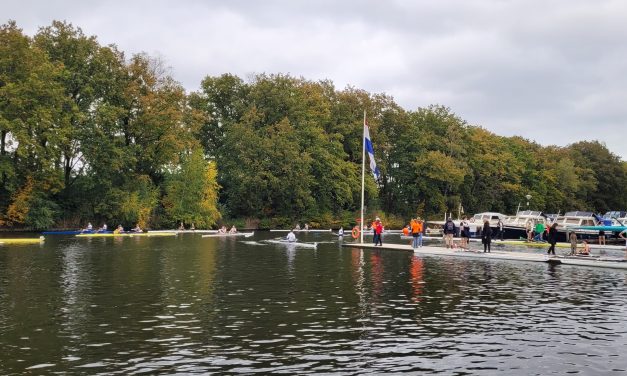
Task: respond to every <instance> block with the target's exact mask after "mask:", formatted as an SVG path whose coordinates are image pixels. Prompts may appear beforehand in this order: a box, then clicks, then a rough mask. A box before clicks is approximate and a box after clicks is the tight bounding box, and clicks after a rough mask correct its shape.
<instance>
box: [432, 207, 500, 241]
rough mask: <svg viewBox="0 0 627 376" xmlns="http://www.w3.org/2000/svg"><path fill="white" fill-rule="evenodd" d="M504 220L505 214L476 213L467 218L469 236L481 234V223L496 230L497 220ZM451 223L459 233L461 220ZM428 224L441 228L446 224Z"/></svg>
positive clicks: (434, 222)
mask: <svg viewBox="0 0 627 376" xmlns="http://www.w3.org/2000/svg"><path fill="white" fill-rule="evenodd" d="M505 218H506V216H505V214H501V213H496V212H483V213H477V214H475V215H473V216H472V217H470V218H468V223H469V224H470V236H471V237H474V236H477V234H479V233H480V232H481V228H482V227H483V223H484V222H485V221H489V222H490V227H493V228H496V225H497V223H498V222H499V219H500V220H501V221H504V220H505ZM453 223H454V224H455V227H457V228H458V231H459V227H460V224H461V219H456V220H453ZM428 224H429V225H435V226H438V227H442V228H443V227H444V224H446V221H428Z"/></svg>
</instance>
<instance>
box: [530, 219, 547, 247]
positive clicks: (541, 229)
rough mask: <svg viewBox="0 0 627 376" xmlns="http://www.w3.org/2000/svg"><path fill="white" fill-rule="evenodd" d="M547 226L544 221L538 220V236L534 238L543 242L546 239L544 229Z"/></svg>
mask: <svg viewBox="0 0 627 376" xmlns="http://www.w3.org/2000/svg"><path fill="white" fill-rule="evenodd" d="M545 229H546V228H545V226H544V222H542V221H538V223H536V236H535V237H534V238H533V240H535V241H538V242H541V241H543V240H544V239H543V238H542V236H543V235H544V230H545Z"/></svg>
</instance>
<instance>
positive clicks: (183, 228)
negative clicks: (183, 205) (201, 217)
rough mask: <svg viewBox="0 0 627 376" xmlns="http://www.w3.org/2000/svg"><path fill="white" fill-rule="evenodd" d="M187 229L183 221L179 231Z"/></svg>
mask: <svg viewBox="0 0 627 376" xmlns="http://www.w3.org/2000/svg"><path fill="white" fill-rule="evenodd" d="M183 230H185V226H183V222H181V224H180V225H179V231H183Z"/></svg>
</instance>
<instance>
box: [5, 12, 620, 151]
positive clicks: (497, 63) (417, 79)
mask: <svg viewBox="0 0 627 376" xmlns="http://www.w3.org/2000/svg"><path fill="white" fill-rule="evenodd" d="M4 8H5V11H4V12H3V13H4V14H5V17H7V19H9V18H12V19H16V21H17V22H18V24H19V25H20V26H21V27H23V28H24V29H25V31H27V32H28V33H31V34H32V33H34V32H35V31H36V29H37V27H38V26H45V25H48V24H50V22H51V21H52V20H53V19H65V20H68V21H70V22H72V23H73V24H75V25H77V26H80V27H82V28H83V30H84V31H85V32H86V33H87V34H94V35H97V36H98V37H99V40H100V41H101V42H102V43H116V44H117V45H118V46H119V47H120V48H121V49H122V50H124V51H126V52H127V53H128V54H132V53H137V52H141V51H145V52H148V53H150V54H159V55H161V56H162V57H163V58H164V59H165V60H166V64H168V65H170V66H172V74H173V75H174V76H175V78H176V79H178V80H179V81H181V82H182V83H183V85H184V86H185V87H186V88H187V89H188V90H190V91H191V90H196V89H197V88H198V86H199V83H200V81H201V80H202V78H203V77H204V76H205V75H218V74H222V73H225V72H230V73H234V74H237V75H239V76H241V77H247V76H248V75H250V74H251V73H260V72H267V73H275V72H281V73H290V74H293V75H296V76H301V75H302V76H304V77H306V78H309V79H326V78H328V79H331V80H332V81H333V82H335V83H336V85H337V86H338V88H342V87H345V86H346V85H353V86H355V87H359V88H363V89H365V90H368V91H371V92H385V93H386V94H389V95H391V96H393V97H394V98H395V99H396V100H397V102H398V103H399V104H401V105H402V106H403V107H405V108H407V109H410V110H413V109H416V108H417V107H421V106H427V105H429V104H432V103H438V104H443V105H447V106H449V107H451V108H452V109H453V111H455V112H456V113H457V114H459V115H460V116H462V117H463V118H464V119H466V120H467V121H468V122H469V123H470V124H476V125H481V126H483V127H485V128H487V129H489V130H492V131H494V132H496V133H498V134H502V135H521V136H523V137H526V138H530V139H532V140H535V141H537V142H539V143H541V144H545V145H546V144H557V145H566V144H568V143H572V142H576V141H579V140H584V139H599V140H601V141H603V142H605V143H606V144H607V146H608V147H609V148H610V150H611V151H613V152H614V153H616V154H618V155H621V156H622V158H623V159H627V147H625V144H627V136H625V120H624V119H627V107H625V106H624V103H625V100H626V99H627V77H626V76H625V75H624V72H625V71H626V70H627V69H626V68H627V49H626V48H625V46H624V40H625V39H626V37H627V26H626V25H625V22H624V15H625V14H627V3H624V2H622V1H612V0H601V1H593V0H589V1H587V0H572V1H569V0H562V1H559V0H558V1H551V2H546V1H539V0H531V1H529V0H469V1H463V2H460V1H453V0H441V1H436V0H433V1H413V2H412V1H402V0H396V1H376V0H365V1H356V0H355V1H331V0H322V1H287V0H266V1H244V0H235V1H203V0H182V1H178V2H174V1H147V0H144V1H133V2H129V1H125V2H122V1H95V2H82V1H71V0H66V1H57V2H50V3H46V2H39V1H32V0H30V1H20V2H17V1H14V2H9V4H7V6H5V7H4Z"/></svg>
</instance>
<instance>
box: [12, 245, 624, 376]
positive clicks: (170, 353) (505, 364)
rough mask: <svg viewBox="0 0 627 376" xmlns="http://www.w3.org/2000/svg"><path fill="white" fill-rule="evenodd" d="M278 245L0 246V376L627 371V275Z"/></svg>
mask: <svg viewBox="0 0 627 376" xmlns="http://www.w3.org/2000/svg"><path fill="white" fill-rule="evenodd" d="M273 236H277V234H276V233H261V234H257V235H255V237H253V238H248V239H236V238H228V239H219V238H204V239H203V238H201V237H200V236H199V235H194V234H186V235H179V236H178V237H175V238H174V237H173V238H125V239H76V238H73V237H71V236H67V237H53V236H48V237H47V239H46V243H45V244H44V245H41V246H39V245H35V246H2V247H0V371H1V372H0V373H2V374H4V375H11V374H42V373H46V374H52V373H58V374H102V375H105V374H106V375H112V374H113V375H114V374H123V375H129V374H155V373H162V374H194V373H199V374H200V373H227V374H255V373H257V374H289V375H294V374H298V375H301V374H308V373H316V374H321V373H324V374H338V375H355V374H367V373H370V374H382V373H386V374H394V373H398V374H400V373H414V374H446V375H451V374H454V375H477V374H486V375H489V374H497V373H506V374H509V375H546V374H567V373H574V374H576V373H579V374H604V375H611V374H616V375H619V374H620V375H622V374H625V373H626V372H627V359H625V357H624V355H625V354H624V350H625V348H626V346H627V326H626V325H625V323H624V320H625V317H626V316H627V304H626V303H627V289H626V288H625V287H626V284H627V273H626V272H624V271H612V270H603V269H599V270H596V269H591V268H577V267H567V266H554V267H552V266H549V265H545V264H535V263H512V262H507V261H489V260H485V261H483V260H467V259H455V258H443V257H427V256H425V257H422V256H414V255H413V254H411V253H406V252H401V251H385V250H374V251H369V250H365V251H361V250H359V249H355V248H341V247H340V246H339V245H338V243H337V239H336V238H335V237H333V236H331V235H330V234H299V235H298V237H299V240H303V241H319V242H325V243H322V244H319V245H318V249H317V250H313V249H306V248H302V249H301V248H294V247H287V246H285V245H279V244H268V245H264V243H263V241H262V240H263V239H266V238H270V237H273ZM477 246H479V245H477Z"/></svg>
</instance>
